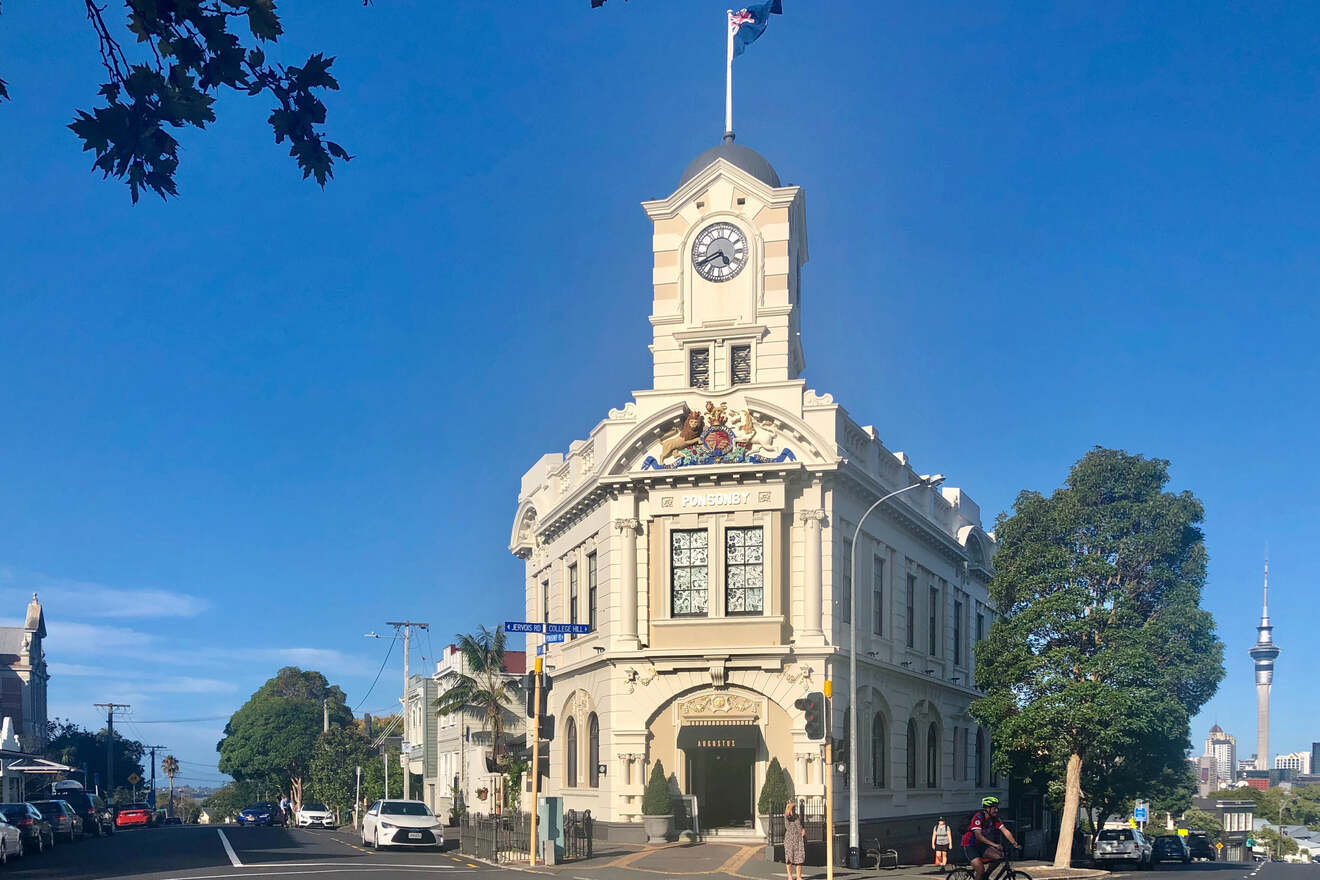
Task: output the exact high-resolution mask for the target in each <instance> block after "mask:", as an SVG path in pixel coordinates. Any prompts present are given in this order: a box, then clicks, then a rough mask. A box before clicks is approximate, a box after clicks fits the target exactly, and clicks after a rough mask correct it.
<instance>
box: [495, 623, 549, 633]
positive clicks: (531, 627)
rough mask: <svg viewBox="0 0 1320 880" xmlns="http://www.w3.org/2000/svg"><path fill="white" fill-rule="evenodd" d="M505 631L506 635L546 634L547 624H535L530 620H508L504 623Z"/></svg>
mask: <svg viewBox="0 0 1320 880" xmlns="http://www.w3.org/2000/svg"><path fill="white" fill-rule="evenodd" d="M504 631H505V632H506V633H541V632H545V624H544V623H533V622H532V621H530V620H506V621H504Z"/></svg>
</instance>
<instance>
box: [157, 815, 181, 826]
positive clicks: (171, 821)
mask: <svg viewBox="0 0 1320 880" xmlns="http://www.w3.org/2000/svg"><path fill="white" fill-rule="evenodd" d="M160 824H162V825H182V824H183V820H182V819H180V818H179V817H178V816H166V817H165V819H164V821H162V822H161V823H160Z"/></svg>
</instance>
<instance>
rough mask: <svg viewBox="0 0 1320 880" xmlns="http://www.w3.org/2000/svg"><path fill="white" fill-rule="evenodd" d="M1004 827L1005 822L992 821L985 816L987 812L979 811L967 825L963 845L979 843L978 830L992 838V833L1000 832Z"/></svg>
mask: <svg viewBox="0 0 1320 880" xmlns="http://www.w3.org/2000/svg"><path fill="white" fill-rule="evenodd" d="M1003 827H1004V823H1003V822H1000V821H999V820H998V819H995V820H993V821H992V820H991V819H990V817H989V816H987V815H986V814H985V810H977V811H976V812H975V813H974V814H972V821H971V822H970V823H969V824H968V825H967V831H966V832H964V833H963V836H962V845H963V846H971V845H972V844H974V843H979V842H980V841H978V840H977V839H976V832H977V831H978V830H979V831H980V832H981V834H983V835H985V836H986V837H990V836H991V835H990V832H992V831H998V830H999V829H1000V828H1003Z"/></svg>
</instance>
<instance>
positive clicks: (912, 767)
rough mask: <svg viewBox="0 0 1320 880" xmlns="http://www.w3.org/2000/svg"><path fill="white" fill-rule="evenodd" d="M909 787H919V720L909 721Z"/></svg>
mask: <svg viewBox="0 0 1320 880" xmlns="http://www.w3.org/2000/svg"><path fill="white" fill-rule="evenodd" d="M907 787H908V788H916V787H917V722H915V721H913V720H912V719H911V718H909V719H908V723H907Z"/></svg>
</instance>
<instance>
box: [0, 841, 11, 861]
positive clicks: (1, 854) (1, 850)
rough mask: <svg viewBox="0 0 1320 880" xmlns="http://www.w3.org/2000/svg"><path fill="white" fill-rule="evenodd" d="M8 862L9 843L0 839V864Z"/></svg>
mask: <svg viewBox="0 0 1320 880" xmlns="http://www.w3.org/2000/svg"><path fill="white" fill-rule="evenodd" d="M7 864H9V844H8V843H6V842H5V840H3V839H0V865H7Z"/></svg>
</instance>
